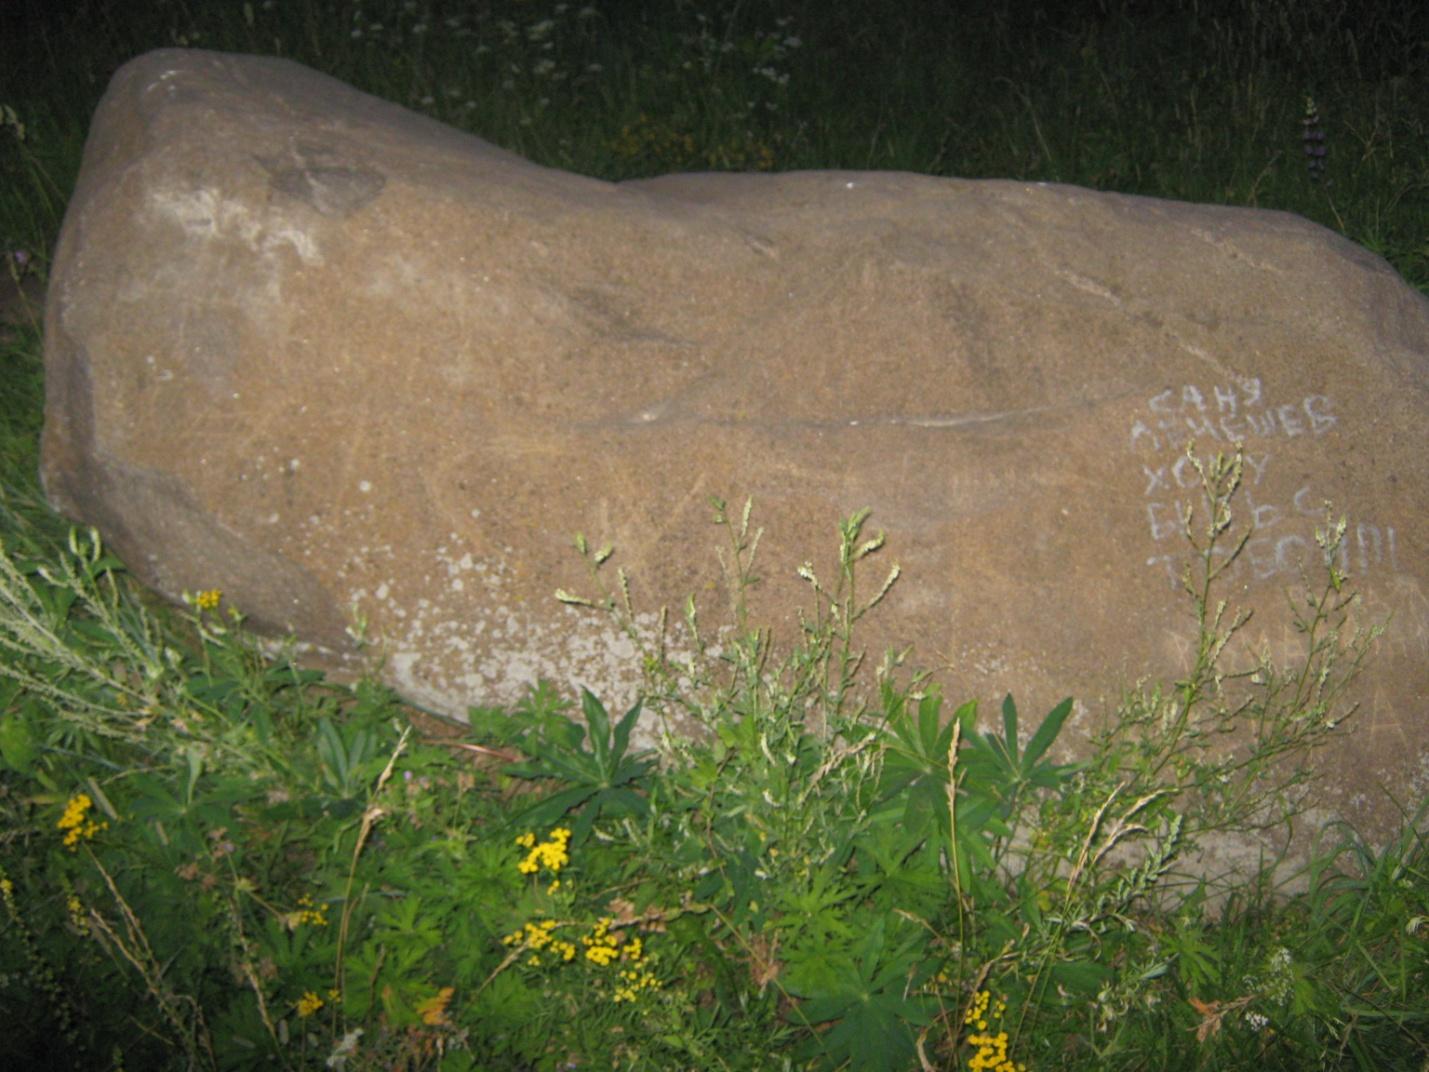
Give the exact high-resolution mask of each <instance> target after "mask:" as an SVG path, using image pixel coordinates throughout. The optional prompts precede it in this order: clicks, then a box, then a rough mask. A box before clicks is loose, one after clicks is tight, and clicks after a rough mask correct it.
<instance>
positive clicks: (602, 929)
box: [581, 916, 620, 968]
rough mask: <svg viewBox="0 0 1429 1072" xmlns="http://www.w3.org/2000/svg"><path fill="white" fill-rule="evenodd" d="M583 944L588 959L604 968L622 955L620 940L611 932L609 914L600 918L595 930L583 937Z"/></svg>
mask: <svg viewBox="0 0 1429 1072" xmlns="http://www.w3.org/2000/svg"><path fill="white" fill-rule="evenodd" d="M581 945H583V946H585V958H586V960H588V961H590V962H591V963H592V964H599V965H600V966H601V967H602V968H604V967H605V966H606V965H607V964H609V963H610V962H611V961H612V960H614V959H615V958H616V957H618V956H620V940H619V939H618V938H616V937H615V935H613V934H611V933H610V918H609V917H608V916H607V917H606V918H604V919H602V920H599V921H598V922H597V923H596V925H595V930H593V931H591V932H590V934H587V935H586V936H585V937H583V938H582V939H581Z"/></svg>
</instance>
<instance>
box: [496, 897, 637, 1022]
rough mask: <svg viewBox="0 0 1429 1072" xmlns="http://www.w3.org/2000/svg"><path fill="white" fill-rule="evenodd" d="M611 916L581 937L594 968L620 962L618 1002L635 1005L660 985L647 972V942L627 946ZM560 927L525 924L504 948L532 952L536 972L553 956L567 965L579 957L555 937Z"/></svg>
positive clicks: (504, 940)
mask: <svg viewBox="0 0 1429 1072" xmlns="http://www.w3.org/2000/svg"><path fill="white" fill-rule="evenodd" d="M611 924H612V920H611V919H610V917H609V916H606V917H604V918H602V919H599V920H597V921H596V924H595V926H594V928H592V930H591V932H590V933H589V934H586V935H582V936H581V939H580V943H581V945H582V946H584V947H585V959H586V960H587V961H588V962H590V963H591V964H594V965H596V966H597V967H600V968H605V967H608V966H610V965H611V964H613V963H615V962H616V961H619V962H620V963H621V965H622V967H621V968H620V970H619V971H618V972H617V974H616V984H615V995H614V996H615V1001H616V1003H617V1004H619V1003H620V1002H622V1001H634V1000H635V999H636V998H637V997H639V995H640V994H641V992H642V991H645V990H653V989H655V988H657V987H658V986H659V985H660V981H659V980H658V979H657V978H656V977H655V976H654V975H653V974H651V972H649V971H648V970H647V967H646V954H645V942H644V940H643V939H641V938H638V937H636V938H630V939H628V940H626V941H625V942H624V943H622V942H621V940H620V935H619V933H617V932H616V931H613V930H612V929H611ZM558 926H560V924H558V923H557V922H556V921H555V920H554V919H543V920H540V921H539V922H536V923H526V924H524V925H523V926H522V927H521V928H520V929H519V930H515V931H512V932H511V933H510V934H508V935H507V936H506V937H504V938H502V939H501V944H502V945H506V946H515V947H517V948H518V949H520V950H527V949H529V950H530V951H531V955H530V956H529V957H527V958H526V963H527V964H528V965H529V966H530V967H533V968H539V967H541V966H542V965H543V964H544V963H546V961H545V960H544V959H543V957H545V956H547V955H550V956H552V957H554V958H555V963H558V964H565V963H569V962H570V961H572V960H574V959H575V957H576V947H575V946H574V945H573V944H572V943H570V942H568V941H566V940H565V939H563V938H559V937H557V936H556V928H557V927H558Z"/></svg>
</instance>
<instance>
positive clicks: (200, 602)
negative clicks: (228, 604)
mask: <svg viewBox="0 0 1429 1072" xmlns="http://www.w3.org/2000/svg"><path fill="white" fill-rule="evenodd" d="M222 598H223V592H222V590H221V589H218V588H206V589H204V590H203V591H202V592H199V593H198V594H197V595H195V596H194V606H195V607H197V608H198V609H199V610H213V609H214V608H215V607H217V606H218V603H219V600H221V599H222Z"/></svg>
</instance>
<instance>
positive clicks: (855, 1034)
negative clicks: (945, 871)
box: [786, 914, 936, 1072]
mask: <svg viewBox="0 0 1429 1072" xmlns="http://www.w3.org/2000/svg"><path fill="white" fill-rule="evenodd" d="M891 918H893V917H891V916H889V915H887V914H882V915H879V916H878V918H877V919H876V920H874V922H873V924H872V926H870V927H869V928H868V930H867V932H866V933H865V935H864V938H863V940H862V941H861V942H860V943H859V944H858V946H857V947H856V948H855V949H854V950H852V955H851V956H850V955H849V953H847V952H846V953H844V954H842V955H840V954H834V955H831V956H829V957H827V958H826V959H811V960H808V961H805V962H803V963H802V964H798V965H791V970H790V972H789V975H788V981H787V984H786V986H787V989H788V990H789V991H790V993H793V994H795V995H796V996H800V997H805V998H806V999H807V1000H806V1001H805V1002H804V1003H803V1004H802V1005H801V1006H799V1008H798V1015H799V1016H802V1017H803V1018H804V1019H805V1020H807V1021H808V1022H809V1023H812V1024H826V1023H827V1024H831V1025H832V1026H830V1027H829V1028H827V1029H826V1030H824V1031H821V1032H818V1033H816V1034H815V1035H814V1037H812V1038H811V1039H809V1040H808V1041H807V1042H806V1043H805V1044H804V1045H803V1046H802V1047H801V1048H800V1051H801V1056H803V1057H804V1058H805V1059H818V1058H820V1057H822V1058H823V1061H824V1063H825V1065H826V1067H829V1068H839V1067H849V1068H858V1069H870V1070H875V1072H878V1070H883V1069H897V1068H904V1067H906V1066H907V1065H908V1063H909V1062H910V1061H911V1060H912V1059H913V1056H914V1053H915V1050H914V1037H915V1029H916V1028H918V1027H921V1026H923V1025H924V1024H927V1023H929V1022H930V1021H931V1020H932V1018H933V1016H934V1015H935V1013H936V1008H935V1004H934V1002H933V1000H932V999H931V998H927V997H924V996H921V995H918V994H917V989H918V987H919V985H920V984H921V983H922V982H923V978H924V977H926V974H927V972H928V971H929V970H931V969H928V968H923V967H922V966H920V965H919V961H920V960H921V958H922V945H923V941H922V938H921V937H920V936H919V935H911V936H910V937H909V939H907V940H906V941H904V942H903V943H901V944H900V945H898V946H896V947H894V948H892V949H889V948H888V942H887V937H888V925H889V920H890V919H891ZM895 923H896V920H895ZM920 969H921V970H920Z"/></svg>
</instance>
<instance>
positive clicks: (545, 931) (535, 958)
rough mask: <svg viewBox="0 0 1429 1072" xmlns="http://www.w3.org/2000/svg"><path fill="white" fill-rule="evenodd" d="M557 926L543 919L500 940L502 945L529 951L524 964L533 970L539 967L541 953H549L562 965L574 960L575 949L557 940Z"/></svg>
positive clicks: (563, 941) (552, 921)
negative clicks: (529, 953) (515, 946)
mask: <svg viewBox="0 0 1429 1072" xmlns="http://www.w3.org/2000/svg"><path fill="white" fill-rule="evenodd" d="M557 926H558V924H557V923H556V921H555V920H554V919H543V920H541V921H540V922H539V923H527V924H526V925H525V926H523V927H522V928H521V929H520V930H515V931H512V932H511V933H510V934H508V935H507V936H506V937H505V938H503V939H501V944H502V945H519V946H521V947H523V948H525V949H529V950H531V955H530V956H529V957H527V958H526V963H527V964H529V965H530V966H531V967H533V968H539V967H540V966H541V953H542V952H543V951H549V952H550V953H551V954H552V955H554V956H557V957H559V958H560V960H561V962H562V963H565V962H567V961H572V960H575V959H576V947H575V946H573V945H572V944H571V943H570V942H568V941H566V940H565V939H564V938H557V937H556V936H555V930H556V927H557Z"/></svg>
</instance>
